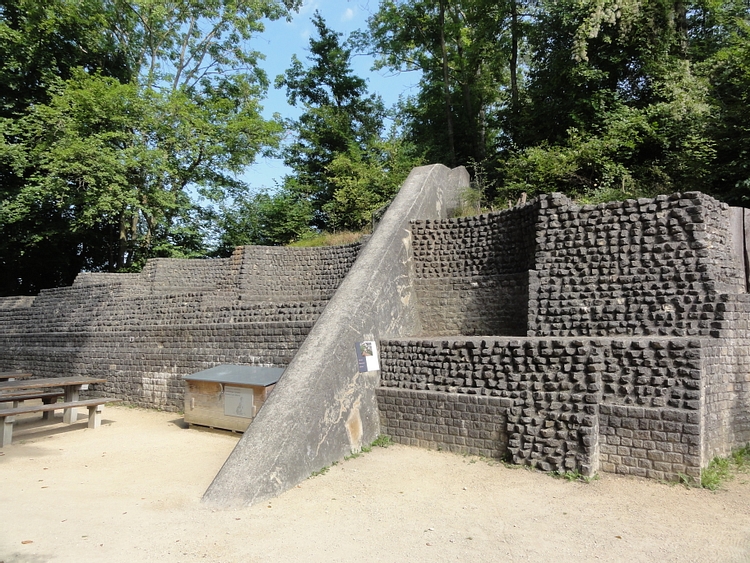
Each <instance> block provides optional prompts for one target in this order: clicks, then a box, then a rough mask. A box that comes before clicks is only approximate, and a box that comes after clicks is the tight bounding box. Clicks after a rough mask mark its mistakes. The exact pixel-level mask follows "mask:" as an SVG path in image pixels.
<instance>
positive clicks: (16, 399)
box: [0, 391, 65, 420]
mask: <svg viewBox="0 0 750 563" xmlns="http://www.w3.org/2000/svg"><path fill="white" fill-rule="evenodd" d="M64 396H65V393H64V392H62V391H47V392H42V393H30V392H23V391H21V392H15V393H0V403H11V402H12V403H13V408H16V407H18V406H19V405H20V404H21V403H23V402H24V401H33V400H34V399H41V400H42V402H43V403H44V404H45V405H51V404H53V403H56V402H57V401H58V400H59V399H60V398H61V397H64ZM53 412H54V411H46V412H45V413H44V419H45V420H48V419H50V418H52V414H53Z"/></svg>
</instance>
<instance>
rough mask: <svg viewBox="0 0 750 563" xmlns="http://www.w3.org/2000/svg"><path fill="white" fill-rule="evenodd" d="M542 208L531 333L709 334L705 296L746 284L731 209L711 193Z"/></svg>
mask: <svg viewBox="0 0 750 563" xmlns="http://www.w3.org/2000/svg"><path fill="white" fill-rule="evenodd" d="M539 206H540V210H539V221H538V225H537V248H536V255H535V259H534V269H533V270H534V271H532V272H531V273H530V279H531V281H530V286H531V289H530V292H529V303H528V305H529V333H528V334H529V336H534V335H536V336H576V335H590V336H604V335H614V334H628V335H641V334H644V335H649V334H654V335H673V336H695V335H703V336H708V335H711V331H712V326H711V322H710V321H711V320H712V319H710V318H708V319H707V318H704V316H703V313H704V310H703V304H704V302H705V301H706V300H707V298H711V297H713V295H715V294H716V293H719V292H733V293H736V292H744V284H745V282H744V276H743V273H742V272H740V271H739V269H738V268H736V267H735V262H734V259H733V257H732V256H731V255H730V251H731V248H732V243H731V240H730V239H731V231H730V229H729V208H728V207H727V206H726V204H719V203H718V202H716V201H715V200H713V199H711V198H709V197H708V196H705V195H703V194H699V193H687V194H674V195H671V196H659V197H657V198H655V199H640V200H628V201H624V202H611V203H607V204H602V205H597V206H583V207H579V206H576V205H574V204H573V203H572V202H571V201H570V200H568V199H567V198H565V197H563V196H559V195H552V196H544V197H542V198H540V201H539Z"/></svg>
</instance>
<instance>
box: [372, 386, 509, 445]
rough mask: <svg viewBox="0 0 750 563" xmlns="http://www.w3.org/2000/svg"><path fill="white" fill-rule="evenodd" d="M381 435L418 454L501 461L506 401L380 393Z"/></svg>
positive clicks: (408, 392)
mask: <svg viewBox="0 0 750 563" xmlns="http://www.w3.org/2000/svg"><path fill="white" fill-rule="evenodd" d="M378 408H379V409H380V420H381V424H382V427H381V432H382V433H384V434H387V435H388V436H391V437H392V438H393V439H394V440H395V441H396V442H399V443H402V444H406V445H409V446H418V447H420V448H429V449H435V450H446V451H450V452H456V453H467V454H470V455H479V456H483V457H490V458H503V457H505V455H506V452H507V449H508V434H507V432H506V426H507V424H506V413H507V411H508V401H507V400H506V399H501V398H499V397H487V396H484V397H481V396H478V395H459V394H453V393H451V394H448V393H434V392H430V391H412V390H406V389H395V388H388V387H381V388H380V389H378Z"/></svg>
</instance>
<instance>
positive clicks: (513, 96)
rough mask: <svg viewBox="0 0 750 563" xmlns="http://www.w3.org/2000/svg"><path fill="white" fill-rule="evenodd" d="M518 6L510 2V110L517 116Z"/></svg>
mask: <svg viewBox="0 0 750 563" xmlns="http://www.w3.org/2000/svg"><path fill="white" fill-rule="evenodd" d="M518 34H519V30H518V4H517V3H516V0H510V109H511V112H512V113H513V115H517V114H518V111H519V107H518Z"/></svg>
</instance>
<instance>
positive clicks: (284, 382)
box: [204, 165, 469, 506]
mask: <svg viewBox="0 0 750 563" xmlns="http://www.w3.org/2000/svg"><path fill="white" fill-rule="evenodd" d="M468 183H469V177H468V173H467V172H466V170H465V169H463V168H461V169H455V170H452V171H451V170H449V169H448V168H446V167H445V166H442V165H433V166H424V167H421V168H416V169H414V170H413V171H412V173H411V174H410V175H409V177H408V178H407V180H406V182H404V185H403V186H402V187H401V190H400V191H399V194H398V195H397V196H396V198H395V199H394V201H393V203H391V205H390V207H389V209H388V211H387V212H386V214H385V215H384V217H383V219H382V220H381V222H380V224H379V226H378V228H377V229H376V231H375V232H374V233H373V235H372V238H371V239H370V241H369V242H368V243H367V245H366V246H365V248H364V249H362V251H361V252H360V255H359V258H358V259H357V261H356V262H355V264H354V266H353V267H352V269H351V270H350V272H349V274H348V275H347V277H346V278H345V279H344V281H343V282H342V284H341V286H340V287H339V289H338V290H337V292H336V294H335V295H334V297H333V298H332V299H331V301H330V302H329V304H328V306H327V307H326V309H325V311H324V312H323V314H322V315H321V316H320V318H319V319H318V322H317V323H316V324H315V326H314V327H313V329H312V330H311V332H310V334H309V335H308V337H307V339H306V340H305V342H304V343H303V344H302V346H301V347H300V349H299V351H298V352H297V354H296V355H295V357H294V359H293V360H292V362H291V363H290V364H289V366H288V367H287V368H286V371H285V373H284V375H283V376H282V378H281V380H280V381H279V383H278V384H277V386H276V388H275V389H274V392H273V393H272V394H271V395H270V396H269V398H268V401H267V402H266V404H265V406H264V407H263V409H262V410H261V411H260V412H259V413H258V416H257V417H256V418H255V420H254V421H253V423H252V424H251V425H250V428H249V429H248V431H247V432H245V434H244V435H243V437H242V439H241V440H240V442H239V443H238V445H237V447H236V448H235V450H234V451H233V452H232V454H231V455H230V457H229V458H228V459H227V461H226V463H225V464H224V466H223V467H222V469H221V471H220V472H219V473H218V475H217V476H216V478H215V479H214V481H213V483H212V484H211V486H210V487H209V488H208V490H207V491H206V493H205V495H204V501H206V502H208V503H210V504H214V505H220V506H241V505H251V504H254V503H257V502H262V501H264V500H267V499H269V498H273V497H274V496H277V495H279V494H280V493H282V492H284V491H285V490H287V489H289V488H291V487H293V486H294V485H296V484H297V483H299V482H301V481H302V480H303V479H305V478H307V477H308V476H309V475H310V474H311V473H313V472H314V471H318V470H320V469H322V468H323V467H326V466H328V465H330V464H331V463H333V462H334V461H337V460H340V459H342V458H343V457H344V456H346V455H348V454H350V453H351V452H355V451H358V450H359V449H360V448H361V447H362V446H363V445H367V444H369V443H370V442H372V440H374V439H375V438H376V437H377V436H378V434H379V431H380V428H379V427H380V422H379V415H378V405H377V398H376V395H375V389H376V387H377V384H378V373H377V372H368V373H359V372H358V370H357V359H356V354H355V347H354V345H355V342H359V341H363V340H375V341H379V340H380V339H382V338H385V337H389V336H393V337H397V336H406V335H409V334H419V332H420V328H421V327H420V326H419V324H420V323H419V318H418V315H417V310H416V307H415V306H414V303H415V295H414V289H413V287H412V284H411V281H410V276H409V271H410V268H411V267H412V264H411V242H410V240H411V237H410V231H409V221H410V220H413V219H431V218H434V219H437V218H445V217H446V216H447V213H448V211H449V209H450V208H451V207H453V206H455V202H456V201H457V198H458V192H459V191H460V189H461V188H463V187H465V186H468Z"/></svg>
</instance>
